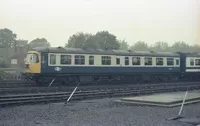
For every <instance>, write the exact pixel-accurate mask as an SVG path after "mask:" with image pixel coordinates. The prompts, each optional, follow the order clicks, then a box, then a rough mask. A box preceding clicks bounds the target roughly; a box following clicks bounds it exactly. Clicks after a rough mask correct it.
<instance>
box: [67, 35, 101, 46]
mask: <svg viewBox="0 0 200 126" xmlns="http://www.w3.org/2000/svg"><path fill="white" fill-rule="evenodd" d="M94 40H95V38H94V36H93V35H92V34H88V33H83V32H78V33H76V34H74V35H72V36H70V37H69V40H68V43H67V44H65V47H68V48H97V47H98V45H97V43H95V41H94Z"/></svg>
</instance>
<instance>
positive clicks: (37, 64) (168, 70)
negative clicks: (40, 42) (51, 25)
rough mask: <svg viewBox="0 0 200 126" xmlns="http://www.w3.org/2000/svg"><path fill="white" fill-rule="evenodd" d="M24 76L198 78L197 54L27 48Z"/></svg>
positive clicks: (68, 79) (65, 80)
mask: <svg viewBox="0 0 200 126" xmlns="http://www.w3.org/2000/svg"><path fill="white" fill-rule="evenodd" d="M23 76H25V78H27V79H31V80H33V81H34V82H36V83H37V84H39V85H40V84H45V83H47V84H48V83H50V82H52V80H57V82H59V83H62V84H70V82H82V81H85V80H91V81H98V80H104V79H105V80H109V81H110V80H116V81H118V80H129V81H131V82H133V83H139V82H170V81H179V80H199V79H200V53H198V52H196V53H183V52H156V51H131V50H127V51H125V50H115V49H89V48H85V49H81V48H64V47H48V48H46V47H38V48H34V49H32V50H30V51H28V53H27V55H26V58H25V71H24V72H23ZM85 78H87V79H85Z"/></svg>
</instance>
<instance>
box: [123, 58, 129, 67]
mask: <svg viewBox="0 0 200 126" xmlns="http://www.w3.org/2000/svg"><path fill="white" fill-rule="evenodd" d="M124 59H125V65H129V57H125V58H124Z"/></svg>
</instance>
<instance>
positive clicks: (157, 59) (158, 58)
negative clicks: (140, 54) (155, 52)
mask: <svg viewBox="0 0 200 126" xmlns="http://www.w3.org/2000/svg"><path fill="white" fill-rule="evenodd" d="M160 59H162V60H160ZM161 61H162V64H158V63H159V62H161ZM156 66H164V58H163V57H156Z"/></svg>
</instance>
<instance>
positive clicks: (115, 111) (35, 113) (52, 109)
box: [0, 98, 200, 126]
mask: <svg viewBox="0 0 200 126" xmlns="http://www.w3.org/2000/svg"><path fill="white" fill-rule="evenodd" d="M114 100H117V98H110V99H108V98H105V99H98V100H85V101H79V102H70V103H69V104H68V105H66V106H64V103H51V104H42V105H25V106H16V107H7V108H0V126H192V125H189V124H184V123H181V122H178V121H166V120H165V119H167V118H169V117H175V116H176V115H177V113H178V111H179V107H174V108H163V107H155V106H151V107H150V106H139V105H127V104H123V103H116V102H115V101H114ZM199 106H200V103H197V104H191V105H186V106H185V107H184V109H183V113H182V114H183V116H185V117H195V116H196V117H200V107H199Z"/></svg>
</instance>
